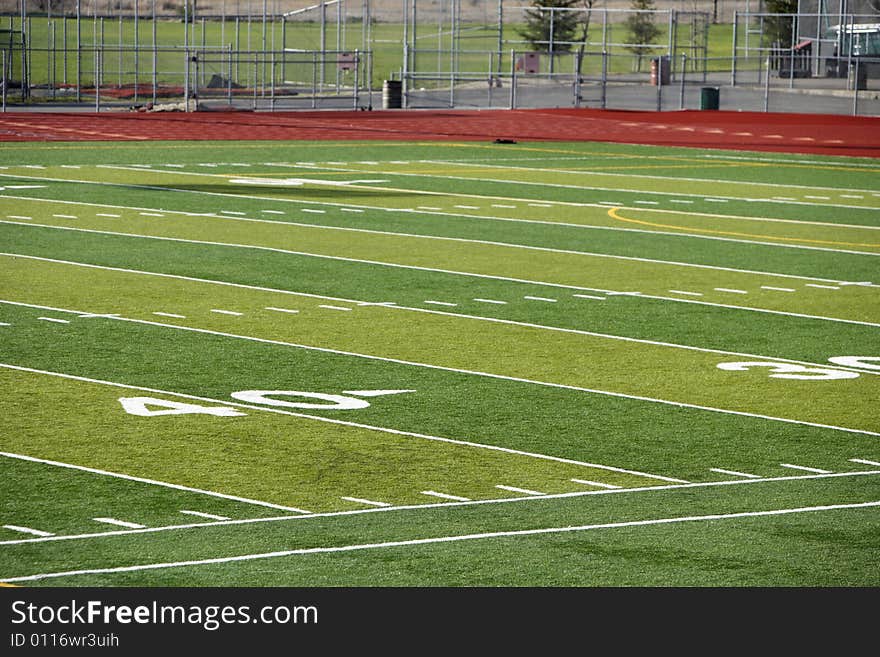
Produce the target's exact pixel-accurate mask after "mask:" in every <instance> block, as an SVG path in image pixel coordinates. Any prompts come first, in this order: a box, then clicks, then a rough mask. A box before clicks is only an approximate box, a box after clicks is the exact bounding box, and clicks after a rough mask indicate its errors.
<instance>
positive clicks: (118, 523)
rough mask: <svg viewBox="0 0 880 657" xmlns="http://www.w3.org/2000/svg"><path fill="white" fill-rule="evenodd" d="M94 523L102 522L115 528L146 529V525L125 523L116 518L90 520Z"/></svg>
mask: <svg viewBox="0 0 880 657" xmlns="http://www.w3.org/2000/svg"><path fill="white" fill-rule="evenodd" d="M92 520H94V521H95V522H103V523H105V524H107V525H116V526H117V527H125V528H126V529H146V528H147V526H146V525H139V524H137V523H136V522H126V521H125V520H117V519H116V518H92Z"/></svg>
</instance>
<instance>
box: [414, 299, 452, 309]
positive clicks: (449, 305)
mask: <svg viewBox="0 0 880 657" xmlns="http://www.w3.org/2000/svg"><path fill="white" fill-rule="evenodd" d="M423 303H428V304H431V305H432V306H447V307H449V308H455V307H457V306H458V304H457V303H450V302H449V301H433V300H431V299H428V300H427V301H424V302H423Z"/></svg>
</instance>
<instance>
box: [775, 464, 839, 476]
mask: <svg viewBox="0 0 880 657" xmlns="http://www.w3.org/2000/svg"><path fill="white" fill-rule="evenodd" d="M779 465H781V466H782V467H783V468H791V469H792V470H803V471H805V472H815V473H817V474H831V471H830V470H822V469H820V468H808V467H807V466H805V465H792V464H791V463H780V464H779Z"/></svg>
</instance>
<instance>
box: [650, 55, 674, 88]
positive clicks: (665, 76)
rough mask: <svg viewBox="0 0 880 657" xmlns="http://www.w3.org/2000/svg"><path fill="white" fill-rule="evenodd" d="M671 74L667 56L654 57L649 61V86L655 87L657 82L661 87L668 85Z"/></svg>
mask: <svg viewBox="0 0 880 657" xmlns="http://www.w3.org/2000/svg"><path fill="white" fill-rule="evenodd" d="M671 73H672V65H671V64H670V61H669V56H668V55H663V56H662V57H654V58H653V59H652V60H651V84H652V85H654V86H655V87H656V86H657V81H658V80H659V81H660V84H662V85H667V84H669V81H670V80H671V79H672V76H671Z"/></svg>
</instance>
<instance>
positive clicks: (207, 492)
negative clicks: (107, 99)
mask: <svg viewBox="0 0 880 657" xmlns="http://www.w3.org/2000/svg"><path fill="white" fill-rule="evenodd" d="M0 367H9V366H8V365H0ZM15 369H18V368H15ZM111 385H112V384H111ZM0 456H5V457H6V458H10V459H18V460H20V461H30V462H31V463H42V464H44V465H54V466H56V467H59V468H68V469H70V470H80V471H82V472H90V473H92V474H97V475H103V476H105V477H115V478H117V479H125V480H127V481H137V482H140V483H143V484H150V485H153V486H162V487H164V488H173V489H175V490H183V491H187V492H190V493H201V494H202V495H210V496H211V497H222V498H223V499H226V500H233V501H235V502H244V503H245V504H255V505H257V506H266V507H269V508H270V509H278V510H280V511H293V512H294V513H309V512H308V511H303V510H302V509H297V508H294V507H292V506H281V505H280V504H272V503H271V502H261V501H259V500H252V499H248V498H246V497H238V496H236V495H226V494H224V493H215V492H214V491H210V490H203V489H201V488H192V487H190V486H181V485H180V484H172V483H168V482H167V481H157V480H155V479H145V478H143V477H133V476H131V475H126V474H121V473H119V472H110V471H108V470H99V469H97V468H89V467H86V466H83V465H73V464H70V463H61V462H60V461H50V460H49V459H41V458H36V457H34V456H25V455H24V454H13V453H11V452H0Z"/></svg>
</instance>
